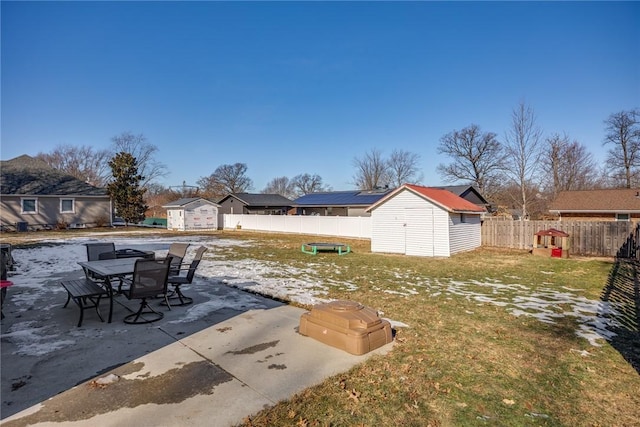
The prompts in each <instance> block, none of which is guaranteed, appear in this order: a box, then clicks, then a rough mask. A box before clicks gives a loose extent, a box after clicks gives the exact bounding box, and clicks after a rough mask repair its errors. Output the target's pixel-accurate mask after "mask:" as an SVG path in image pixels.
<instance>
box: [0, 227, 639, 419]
mask: <svg viewBox="0 0 640 427" xmlns="http://www.w3.org/2000/svg"><path fill="white" fill-rule="evenodd" d="M25 234H26V233H25ZM211 234H212V235H215V236H219V237H226V238H235V239H247V240H251V241H252V244H251V245H246V246H238V247H235V248H234V250H233V251H229V252H228V253H217V254H209V253H207V254H205V256H207V255H209V256H212V255H215V256H216V257H218V258H220V257H224V258H227V259H230V260H232V259H239V260H240V259H243V260H246V259H256V260H260V261H263V262H273V263H279V264H282V265H285V266H288V267H292V268H291V271H303V270H304V269H305V267H309V266H314V267H315V268H316V271H319V272H320V273H318V277H317V288H318V291H320V292H323V293H324V295H323V297H324V298H327V299H350V300H355V301H358V302H361V303H363V304H365V305H368V306H371V307H373V308H375V309H377V310H379V311H381V312H382V315H383V317H386V318H389V319H392V320H394V321H397V322H401V323H402V324H405V325H406V326H402V327H398V328H397V329H396V336H395V340H394V341H395V343H394V347H393V350H392V351H391V352H390V353H389V354H387V355H385V356H375V357H372V358H370V359H369V360H368V361H366V362H365V363H363V364H361V365H359V366H357V367H355V368H354V369H352V370H351V371H349V372H347V373H345V374H341V375H338V376H336V377H332V378H329V379H327V380H326V381H325V382H324V383H322V384H319V385H318V386H316V387H312V388H310V389H307V390H305V391H304V392H302V393H300V394H299V395H296V396H293V397H292V398H291V399H290V400H287V401H284V402H281V403H279V404H278V405H276V406H274V407H272V408H269V409H265V410H264V411H262V412H261V413H259V414H256V415H255V416H252V417H251V418H247V419H246V420H245V422H244V424H243V425H245V426H273V425H292V426H316V425H317V426H328V425H331V426H392V425H398V426H400V425H401V426H450V425H453V426H466V425H499V426H522V425H559V426H638V425H640V333H639V331H638V328H639V323H640V301H638V298H639V297H638V289H637V285H636V287H635V291H634V285H633V277H634V273H635V272H634V271H633V268H634V267H633V266H630V265H629V264H625V263H614V261H613V260H611V259H577V258H569V259H555V258H554V259H552V258H542V257H534V256H532V255H530V254H528V253H527V252H526V251H514V250H498V249H489V248H486V249H480V250H477V251H473V252H470V253H464V254H459V255H455V256H453V257H451V258H446V259H443V258H438V259H430V258H418V257H408V256H397V255H383V254H372V253H371V252H370V247H369V242H368V241H359V240H349V239H342V238H340V239H338V240H339V241H340V242H345V243H348V244H350V245H351V247H352V250H353V252H352V253H350V254H348V255H344V256H338V255H337V254H336V253H320V254H318V255H315V256H314V255H308V254H304V253H302V252H301V251H300V245H301V244H303V243H306V242H310V241H320V240H323V239H325V240H327V241H335V240H336V238H318V237H317V236H315V237H309V236H299V235H273V234H270V235H267V234H259V233H252V232H246V231H230V232H215V233H211ZM32 235H33V233H29V234H28V236H29V237H30V238H31V237H32ZM181 235H184V234H181ZM9 236H10V237H18V235H17V234H11V235H3V236H2V240H3V241H8V240H7V239H5V237H9ZM42 236H43V237H50V236H54V235H52V234H51V235H50V234H46V233H43V234H42ZM25 237H26V236H25ZM12 243H20V242H19V241H17V240H14V241H13V242H12ZM634 292H635V295H634ZM609 302H615V303H616V305H615V307H614V308H615V309H616V310H617V311H615V312H614V311H612V310H611V309H610V305H609ZM597 313H600V314H597ZM599 323H604V324H606V325H607V329H604V328H602V325H601V324H599ZM594 330H595V331H599V332H602V333H606V332H607V330H609V331H612V330H615V332H617V334H618V335H617V336H615V337H612V338H611V339H610V341H605V340H604V339H601V338H600V339H596V338H597V336H598V335H596V334H595V333H594ZM577 332H580V334H581V335H580V336H579V335H578V334H577ZM634 367H635V368H634Z"/></svg>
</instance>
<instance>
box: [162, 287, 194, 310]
mask: <svg viewBox="0 0 640 427" xmlns="http://www.w3.org/2000/svg"><path fill="white" fill-rule="evenodd" d="M165 298H167V295H165ZM168 299H170V300H176V299H177V300H179V301H180V303H179V304H178V303H176V302H173V306H175V307H180V306H183V305H189V304H191V303H193V298H191V297H188V296H186V295H185V294H183V293H182V291H181V290H180V285H173V291H171V294H170V295H169V296H168ZM160 304H161V305H168V304H169V301H163V302H161V303H160Z"/></svg>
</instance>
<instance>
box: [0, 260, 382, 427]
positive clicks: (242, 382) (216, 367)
mask: <svg viewBox="0 0 640 427" xmlns="http://www.w3.org/2000/svg"><path fill="white" fill-rule="evenodd" d="M80 275H82V272H81V271H75V272H69V273H65V274H64V275H62V276H60V277H56V278H52V279H50V280H48V281H46V282H45V283H43V284H42V286H41V287H39V288H38V289H34V287H33V286H20V285H19V284H16V285H15V286H13V287H12V288H11V289H10V290H9V293H8V298H7V300H6V301H5V305H4V309H3V311H4V314H5V316H6V317H5V318H4V319H3V320H2V346H1V351H2V365H1V374H2V389H1V392H2V414H1V417H2V425H3V426H23V425H24V426H26V425H39V426H46V425H56V426H59V425H73V426H85V425H86V426H89V425H91V426H95V425H101V426H103V425H104V426H108V425H114V426H116V425H118V426H120V425H125V424H129V425H163V426H185V425H194V426H196V425H215V426H229V425H236V424H238V423H241V422H242V420H243V419H244V418H245V417H246V416H249V415H251V414H254V413H256V412H258V411H260V410H261V409H263V408H265V407H268V406H271V405H273V404H275V403H277V402H278V401H280V400H283V399H286V398H288V397H290V396H292V395H293V394H295V393H296V392H299V391H302V390H304V389H305V388H308V387H310V386H312V385H314V384H317V383H319V382H322V381H323V380H324V379H325V378H327V377H329V376H331V375H335V374H337V373H340V372H344V371H347V370H349V369H350V368H351V367H353V366H355V365H356V364H358V363H361V362H363V361H364V360H366V359H367V358H368V357H370V356H372V355H374V354H384V353H386V352H387V351H389V350H390V348H391V344H389V345H386V346H384V347H382V348H380V349H378V350H376V351H373V352H371V353H368V354H366V355H364V356H353V355H350V354H348V353H346V352H344V351H342V350H338V349H335V348H332V347H329V346H327V345H324V344H321V343H319V342H317V341H315V340H313V339H311V338H308V337H304V336H302V335H300V334H299V333H298V332H297V328H298V325H299V320H300V316H301V315H302V313H304V312H305V310H303V309H301V308H298V307H293V306H290V305H287V304H283V303H281V302H278V301H275V300H273V299H269V298H265V297H262V296H260V295H256V294H252V293H248V292H245V291H242V290H241V289H237V288H234V287H230V286H227V285H225V284H224V283H223V280H224V279H223V278H219V279H212V278H202V277H200V278H197V279H196V280H195V281H194V283H193V285H191V286H189V287H188V288H185V293H188V295H189V296H192V297H193V298H194V303H193V304H192V305H189V306H184V307H174V308H173V309H172V310H170V311H169V310H167V309H166V307H162V308H161V310H162V311H163V313H164V314H165V316H164V318H163V319H162V320H160V321H158V322H155V323H151V324H147V325H126V324H124V323H123V322H122V319H123V317H124V316H125V315H126V314H129V313H130V310H134V309H135V308H137V304H138V302H137V301H129V300H127V299H126V298H124V297H122V296H120V297H118V298H117V299H116V303H115V307H114V320H113V322H112V323H106V321H105V322H101V321H100V319H99V318H98V316H97V315H96V313H95V312H94V311H92V310H87V311H86V312H85V319H84V322H83V324H82V327H79V328H78V327H77V326H76V324H77V321H78V315H79V310H78V307H77V306H75V305H74V304H73V303H71V304H70V305H69V306H68V307H67V308H62V306H63V305H64V302H65V301H66V293H65V292H64V289H62V287H61V286H60V285H59V281H60V280H61V279H65V278H77V277H79V276H80ZM212 302H215V304H214V305H212V304H211V303H212ZM158 303H159V300H158V302H155V301H154V303H153V304H154V306H156V307H157V306H158ZM101 312H102V313H103V318H105V320H106V316H105V315H106V312H107V304H101Z"/></svg>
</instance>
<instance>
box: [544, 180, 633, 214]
mask: <svg viewBox="0 0 640 427" xmlns="http://www.w3.org/2000/svg"><path fill="white" fill-rule="evenodd" d="M549 212H551V213H552V214H554V215H558V217H559V219H560V220H561V221H562V220H569V219H570V220H583V221H639V220H640V188H612V189H605V190H580V191H561V192H560V193H559V194H558V196H557V197H556V199H555V200H554V201H553V202H551V204H550V205H549Z"/></svg>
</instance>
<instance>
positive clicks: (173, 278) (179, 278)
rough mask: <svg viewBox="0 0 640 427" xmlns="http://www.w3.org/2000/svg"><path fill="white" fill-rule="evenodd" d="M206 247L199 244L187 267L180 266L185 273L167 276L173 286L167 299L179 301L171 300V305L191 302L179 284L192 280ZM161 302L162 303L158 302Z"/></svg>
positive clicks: (188, 282)
mask: <svg viewBox="0 0 640 427" xmlns="http://www.w3.org/2000/svg"><path fill="white" fill-rule="evenodd" d="M206 250H207V248H206V247H204V246H200V247H199V248H198V249H197V250H196V255H195V257H194V258H193V260H192V261H191V263H190V264H189V266H188V267H187V268H184V267H183V268H182V269H181V270H182V271H186V272H187V273H186V275H184V276H183V275H180V274H178V275H171V273H170V276H169V279H168V280H167V281H168V282H169V284H170V285H171V286H173V291H172V292H171V294H169V300H174V299H177V300H179V301H180V303H175V302H171V305H173V306H182V305H189V304H191V303H193V298H191V297H188V296H185V295H184V294H183V293H182V291H181V290H180V286H182V285H190V284H191V282H193V277H194V276H195V274H196V269H197V268H198V265H199V264H200V261H201V260H202V254H204V253H205V252H206ZM160 304H163V305H164V303H160Z"/></svg>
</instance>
